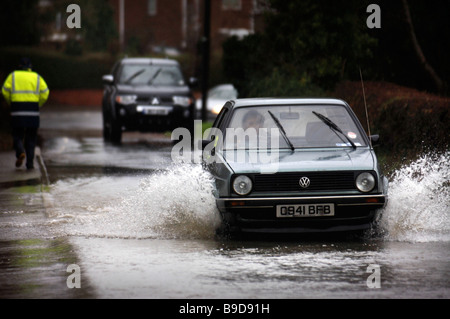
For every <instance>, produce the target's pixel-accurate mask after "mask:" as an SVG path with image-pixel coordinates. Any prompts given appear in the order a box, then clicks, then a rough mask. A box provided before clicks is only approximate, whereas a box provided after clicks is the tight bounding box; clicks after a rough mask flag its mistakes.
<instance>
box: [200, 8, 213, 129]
mask: <svg viewBox="0 0 450 319" xmlns="http://www.w3.org/2000/svg"><path fill="white" fill-rule="evenodd" d="M210 29H211V1H210V0H205V1H204V19H203V38H202V44H203V52H202V56H203V59H202V64H203V67H202V121H206V111H207V108H206V103H207V102H206V101H207V97H208V82H209V47H210Z"/></svg>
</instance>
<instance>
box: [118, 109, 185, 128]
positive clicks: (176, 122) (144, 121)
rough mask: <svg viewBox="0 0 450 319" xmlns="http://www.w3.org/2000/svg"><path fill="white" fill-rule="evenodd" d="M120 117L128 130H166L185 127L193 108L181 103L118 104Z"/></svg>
mask: <svg viewBox="0 0 450 319" xmlns="http://www.w3.org/2000/svg"><path fill="white" fill-rule="evenodd" d="M117 108H118V118H119V119H120V123H121V125H122V126H123V127H124V128H125V130H126V131H134V130H139V131H144V132H147V131H153V132H164V131H167V130H173V129H175V128H177V127H185V126H187V125H188V124H189V122H190V120H191V108H192V106H189V107H182V106H179V105H165V106H159V105H157V106H155V105H121V104H118V105H117Z"/></svg>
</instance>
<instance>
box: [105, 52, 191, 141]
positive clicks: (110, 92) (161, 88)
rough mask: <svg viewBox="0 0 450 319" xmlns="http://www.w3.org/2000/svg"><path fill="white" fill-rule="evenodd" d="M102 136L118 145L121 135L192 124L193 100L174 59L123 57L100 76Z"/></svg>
mask: <svg viewBox="0 0 450 319" xmlns="http://www.w3.org/2000/svg"><path fill="white" fill-rule="evenodd" d="M103 83H104V86H105V87H104V92H103V101H102V111H103V136H104V138H105V141H109V142H112V143H120V142H121V139H122V132H124V131H141V132H164V131H169V130H173V129H175V128H177V127H187V128H189V127H190V125H192V124H191V123H193V118H194V117H193V115H194V112H195V100H194V96H193V94H192V91H191V86H192V85H193V84H194V83H195V80H194V79H191V81H190V83H189V85H188V84H186V82H185V80H184V78H183V74H182V72H181V70H180V65H179V64H178V62H177V61H175V60H170V59H155V58H124V59H122V60H120V61H118V62H117V63H116V64H115V65H114V67H113V69H112V71H111V74H108V75H104V76H103Z"/></svg>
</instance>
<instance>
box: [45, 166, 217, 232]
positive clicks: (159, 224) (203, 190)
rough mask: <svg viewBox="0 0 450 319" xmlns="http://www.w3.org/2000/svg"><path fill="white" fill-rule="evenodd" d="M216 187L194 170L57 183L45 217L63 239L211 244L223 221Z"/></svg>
mask: <svg viewBox="0 0 450 319" xmlns="http://www.w3.org/2000/svg"><path fill="white" fill-rule="evenodd" d="M213 187H214V184H213V181H212V179H211V176H210V174H208V173H207V172H205V171H204V170H203V169H202V167H201V166H200V165H190V164H189V165H177V166H175V167H173V168H171V169H168V170H166V171H160V172H156V173H153V174H152V175H150V176H147V177H141V176H140V177H130V176H127V177H114V178H113V177H108V176H106V177H101V178H98V177H89V178H81V179H76V180H68V181H59V182H58V183H56V184H55V185H54V186H53V188H52V190H51V192H50V193H51V197H52V198H53V199H57V200H53V201H51V205H48V206H49V207H47V211H48V215H49V217H50V218H51V223H52V224H53V225H54V226H55V228H57V231H60V232H62V234H64V235H72V236H86V237H113V238H210V237H212V236H214V234H215V229H216V228H217V226H218V225H219V221H220V219H219V215H218V212H217V208H216V204H215V199H214V196H213V193H212V191H213ZM65 198H67V201H65V200H64V199H65Z"/></svg>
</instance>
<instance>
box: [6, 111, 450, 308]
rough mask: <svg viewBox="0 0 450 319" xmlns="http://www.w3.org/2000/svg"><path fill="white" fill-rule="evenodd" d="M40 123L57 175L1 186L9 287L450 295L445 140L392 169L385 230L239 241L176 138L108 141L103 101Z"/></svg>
mask: <svg viewBox="0 0 450 319" xmlns="http://www.w3.org/2000/svg"><path fill="white" fill-rule="evenodd" d="M55 118H57V119H58V121H56V120H55ZM74 123H83V126H82V127H79V126H75V124H74ZM41 126H42V128H41V135H42V136H43V141H44V142H43V145H42V148H41V150H42V154H43V158H44V161H45V164H46V168H47V171H48V183H44V184H43V185H14V186H11V185H10V186H8V187H4V188H1V189H0V201H1V203H2V204H1V211H0V258H1V259H0V297H1V298H154V299H161V298H164V299H206V298H208V299H209V298H212V299H256V300H257V299H300V298H307V299H311V298H339V299H353V298H355V299H360V298H361V299H372V298H442V299H447V298H449V297H450V185H449V177H450V164H449V163H450V154H449V153H447V154H443V155H430V154H429V155H424V156H423V157H422V158H419V159H418V160H417V161H415V162H412V163H406V165H405V166H404V167H403V168H401V169H399V170H397V171H396V172H395V173H394V174H393V175H392V176H391V177H390V179H391V182H390V190H389V204H388V206H387V207H386V209H385V210H384V211H383V215H382V219H381V222H380V224H381V231H380V232H377V233H371V232H367V233H366V234H364V236H362V237H338V238H336V237H298V238H273V237H271V238H267V237H266V238H246V239H239V240H238V239H235V240H233V239H224V238H218V237H216V236H215V227H216V226H217V223H218V214H217V211H216V208H215V202H214V198H213V196H212V194H211V191H212V187H213V184H212V180H211V178H210V176H209V175H208V174H207V173H206V172H204V171H203V170H202V169H201V167H200V165H197V164H173V163H172V161H171V157H170V150H171V147H172V144H171V143H170V137H167V136H163V135H152V134H134V133H133V134H126V135H125V136H124V143H123V145H122V146H120V147H118V146H111V145H105V144H104V143H103V139H102V136H101V117H100V113H99V112H96V111H83V112H54V111H52V112H47V113H46V112H43V114H42V120H41ZM75 127H76V128H75ZM71 265H76V266H77V267H79V270H78V272H75V273H74V274H79V275H80V276H79V277H76V278H75V279H73V281H70V282H69V281H68V280H69V276H70V275H71V274H72V271H68V267H69V266H71ZM71 278H73V277H71ZM76 282H79V283H80V287H79V288H78V287H73V288H70V287H69V286H71V284H73V283H76ZM72 286H73V285H72Z"/></svg>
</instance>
